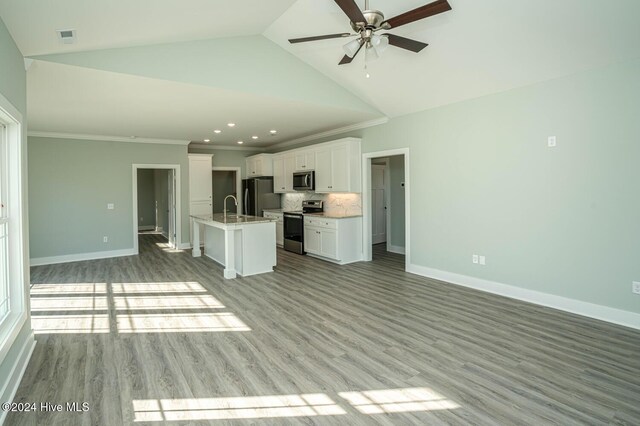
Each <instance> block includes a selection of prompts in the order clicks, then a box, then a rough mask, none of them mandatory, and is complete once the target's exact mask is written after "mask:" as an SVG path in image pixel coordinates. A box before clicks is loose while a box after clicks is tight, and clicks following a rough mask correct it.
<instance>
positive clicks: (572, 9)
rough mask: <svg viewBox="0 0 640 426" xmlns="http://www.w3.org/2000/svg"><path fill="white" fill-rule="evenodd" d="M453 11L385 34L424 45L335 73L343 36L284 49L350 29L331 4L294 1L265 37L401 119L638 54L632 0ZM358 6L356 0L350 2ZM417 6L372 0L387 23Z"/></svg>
mask: <svg viewBox="0 0 640 426" xmlns="http://www.w3.org/2000/svg"><path fill="white" fill-rule="evenodd" d="M449 3H450V4H451V6H452V8H453V10H451V11H449V12H445V13H443V14H440V15H437V16H434V17H431V18H427V19H424V20H422V21H417V22H414V23H411V24H408V25H405V26H402V27H399V28H398V29H396V30H392V31H389V32H392V33H394V34H397V35H401V36H404V37H409V38H414V39H417V40H420V41H423V42H425V43H429V46H428V47H427V48H426V49H425V50H423V51H422V52H421V53H418V54H415V53H412V52H408V51H406V50H402V49H398V48H395V47H392V46H390V47H389V48H388V49H387V50H386V51H385V52H384V54H383V57H382V58H381V59H379V60H378V61H375V62H372V63H370V65H369V66H368V72H369V73H370V75H371V78H370V79H366V78H365V71H364V55H363V54H362V53H363V52H360V55H359V56H358V57H357V58H356V60H354V62H353V63H351V64H349V65H341V66H338V62H339V60H340V59H341V58H342V56H343V54H344V53H343V51H342V45H343V44H345V42H346V41H345V40H344V39H337V40H325V41H319V42H309V43H301V44H295V45H291V44H289V43H288V42H287V39H288V38H295V37H303V36H313V35H321V34H332V33H339V32H346V31H349V29H350V28H349V25H348V19H346V18H345V17H344V15H343V14H342V11H341V10H340V8H338V7H337V6H336V5H335V3H334V2H333V1H328V0H326V1H325V0H322V1H319V0H298V1H297V2H296V3H295V4H294V5H293V6H292V7H291V8H289V9H288V10H287V11H286V12H285V13H284V14H283V15H282V16H280V18H278V19H277V20H276V21H275V22H274V23H273V25H271V26H270V27H269V29H267V31H266V32H265V35H266V36H267V37H268V38H269V39H271V40H272V41H274V42H275V43H278V44H279V45H280V46H282V47H283V48H284V49H287V50H288V51H290V52H291V53H293V54H294V55H296V56H297V57H298V58H300V59H302V60H303V61H305V62H307V63H308V64H310V65H311V66H313V67H314V68H316V69H317V70H319V71H320V72H321V73H323V74H325V75H327V76H329V77H330V78H332V79H333V80H335V81H336V82H338V83H339V84H340V85H342V86H344V87H347V88H349V90H351V91H352V92H353V93H355V94H356V95H358V96H359V97H361V98H362V99H363V100H365V101H367V102H369V103H370V104H371V105H372V106H374V107H376V108H377V109H379V110H380V111H382V112H383V113H385V114H386V115H387V116H390V117H394V116H399V115H404V114H408V113H412V112H416V111H420V110H424V109H428V108H432V107H436V106H440V105H445V104H450V103H454V102H458V101H461V100H464V99H470V98H475V97H479V96H483V95H486V94H490V93H496V92H500V91H504V90H508V89H511V88H515V87H520V86H525V85H529V84H533V83H536V82H540V81H545V80H549V79H552V78H556V77H560V76H564V75H568V74H572V73H576V72H579V71H582V70H585V69H589V68H593V67H596V66H600V65H604V64H607V63H610V62H614V61H620V60H624V59H628V58H634V57H637V56H638V55H639V54H640V53H639V52H640V25H638V17H640V1H638V0H607V1H605V2H603V1H592V0H586V1H585V0H562V1H558V0H535V1H534V0H518V1H514V0H482V1H478V0H449ZM358 4H360V5H363V4H364V1H362V0H360V1H358ZM423 4H425V0H401V1H398V0H371V1H370V7H371V8H372V9H379V10H381V11H383V12H384V14H385V16H386V17H387V18H389V17H393V16H396V15H398V14H400V13H403V12H405V11H407V10H411V9H413V8H415V7H418V6H421V5H423Z"/></svg>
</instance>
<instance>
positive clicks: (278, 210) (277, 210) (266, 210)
mask: <svg viewBox="0 0 640 426" xmlns="http://www.w3.org/2000/svg"><path fill="white" fill-rule="evenodd" d="M262 211H263V212H269V213H282V212H284V210H283V209H264V210H262Z"/></svg>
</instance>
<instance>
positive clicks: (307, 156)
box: [295, 148, 316, 172]
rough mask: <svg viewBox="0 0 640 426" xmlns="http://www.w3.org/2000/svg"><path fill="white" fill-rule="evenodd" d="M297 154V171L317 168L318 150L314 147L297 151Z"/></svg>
mask: <svg viewBox="0 0 640 426" xmlns="http://www.w3.org/2000/svg"><path fill="white" fill-rule="evenodd" d="M295 156H296V157H295V162H296V164H295V171H296V172H305V171H307V170H314V169H315V168H316V151H315V149H314V148H311V149H302V150H299V151H296V152H295Z"/></svg>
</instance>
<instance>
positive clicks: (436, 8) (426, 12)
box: [381, 0, 451, 29]
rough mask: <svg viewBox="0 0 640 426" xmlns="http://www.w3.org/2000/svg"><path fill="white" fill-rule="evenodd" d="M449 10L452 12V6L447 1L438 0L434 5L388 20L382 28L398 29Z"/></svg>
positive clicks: (430, 4) (427, 5)
mask: <svg viewBox="0 0 640 426" xmlns="http://www.w3.org/2000/svg"><path fill="white" fill-rule="evenodd" d="M448 10H451V5H450V4H449V2H448V1H447V0H437V1H434V2H433V3H429V4H426V5H424V6H422V7H419V8H417V9H413V10H410V11H409V12H405V13H403V14H402V15H398V16H394V17H393V18H391V19H387V20H386V21H384V22H383V23H382V25H381V26H382V27H383V28H386V29H391V28H397V27H399V26H400V25H405V24H409V23H411V22H414V21H419V20H420V19H424V18H428V17H429V16H433V15H437V14H439V13H442V12H446V11H448Z"/></svg>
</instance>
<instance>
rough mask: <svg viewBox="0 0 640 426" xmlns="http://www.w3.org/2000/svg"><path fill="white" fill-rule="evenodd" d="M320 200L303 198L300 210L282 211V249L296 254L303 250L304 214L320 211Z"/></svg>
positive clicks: (321, 209) (321, 206)
mask: <svg viewBox="0 0 640 426" xmlns="http://www.w3.org/2000/svg"><path fill="white" fill-rule="evenodd" d="M322 211H323V202H322V200H305V201H303V202H302V210H301V211H293V212H284V213H283V218H284V220H283V221H284V249H285V250H287V251H292V252H294V253H298V254H305V252H304V214H305V213H322Z"/></svg>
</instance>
